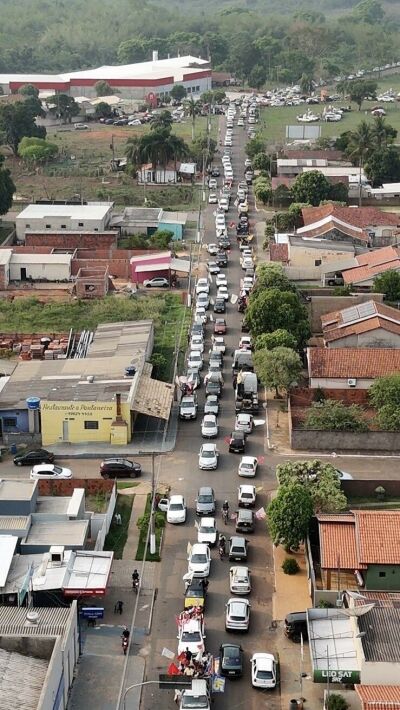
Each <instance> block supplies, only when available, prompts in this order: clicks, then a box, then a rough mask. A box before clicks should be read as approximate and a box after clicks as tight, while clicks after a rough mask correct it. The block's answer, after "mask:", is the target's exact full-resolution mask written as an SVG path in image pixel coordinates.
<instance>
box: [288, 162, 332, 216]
mask: <svg viewBox="0 0 400 710" xmlns="http://www.w3.org/2000/svg"><path fill="white" fill-rule="evenodd" d="M291 189H292V195H293V199H294V201H295V202H308V203H309V204H310V205H313V206H314V207H318V205H319V204H320V202H322V200H326V199H328V197H329V190H330V184H329V182H328V180H327V179H326V177H325V175H323V174H322V173H320V172H319V171H318V170H310V172H308V173H302V174H301V175H298V177H297V178H296V180H295V181H294V183H293V185H292V188H291Z"/></svg>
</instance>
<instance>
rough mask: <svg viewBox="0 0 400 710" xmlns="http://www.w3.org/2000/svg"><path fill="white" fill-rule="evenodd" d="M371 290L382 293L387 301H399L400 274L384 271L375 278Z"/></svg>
mask: <svg viewBox="0 0 400 710" xmlns="http://www.w3.org/2000/svg"><path fill="white" fill-rule="evenodd" d="M372 290H373V291H374V292H375V293H383V294H384V296H385V298H386V300H387V301H400V274H399V273H398V272H397V271H386V272H385V273H384V274H380V275H379V276H375V278H374V285H373V287H372Z"/></svg>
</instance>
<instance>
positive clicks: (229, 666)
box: [219, 643, 243, 678]
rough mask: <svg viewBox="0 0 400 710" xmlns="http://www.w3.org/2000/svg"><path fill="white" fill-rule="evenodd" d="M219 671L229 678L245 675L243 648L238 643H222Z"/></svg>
mask: <svg viewBox="0 0 400 710" xmlns="http://www.w3.org/2000/svg"><path fill="white" fill-rule="evenodd" d="M219 672H220V674H221V675H223V676H227V677H228V678H241V676H242V675H243V649H242V647H241V646H239V645H238V644H236V643H222V644H221V646H220V647H219Z"/></svg>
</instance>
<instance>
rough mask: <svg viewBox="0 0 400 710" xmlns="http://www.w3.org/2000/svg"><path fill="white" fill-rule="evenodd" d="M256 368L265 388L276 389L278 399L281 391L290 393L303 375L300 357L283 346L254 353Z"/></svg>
mask: <svg viewBox="0 0 400 710" xmlns="http://www.w3.org/2000/svg"><path fill="white" fill-rule="evenodd" d="M254 366H255V370H256V372H257V375H258V377H259V379H260V380H261V382H262V384H263V385H264V387H268V389H275V393H276V396H277V397H279V396H280V391H281V390H284V391H285V392H288V390H289V389H290V387H291V386H292V385H293V384H295V382H297V380H298V378H299V376H300V373H301V360H300V357H299V355H298V354H297V353H296V352H295V351H294V350H292V349H291V348H286V347H283V346H278V347H276V348H274V349H273V350H265V349H263V350H257V351H256V352H255V353H254Z"/></svg>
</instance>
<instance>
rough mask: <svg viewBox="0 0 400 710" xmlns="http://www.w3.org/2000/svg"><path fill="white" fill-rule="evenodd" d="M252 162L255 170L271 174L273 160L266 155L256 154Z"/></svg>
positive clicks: (262, 153)
mask: <svg viewBox="0 0 400 710" xmlns="http://www.w3.org/2000/svg"><path fill="white" fill-rule="evenodd" d="M251 162H252V165H253V168H254V170H265V171H266V172H268V173H270V172H271V159H270V157H269V155H267V154H266V153H264V152H261V153H256V155H255V156H254V157H253V158H252V161H251Z"/></svg>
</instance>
